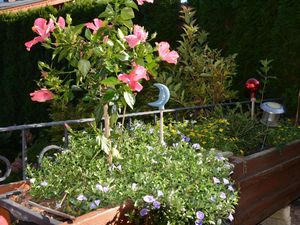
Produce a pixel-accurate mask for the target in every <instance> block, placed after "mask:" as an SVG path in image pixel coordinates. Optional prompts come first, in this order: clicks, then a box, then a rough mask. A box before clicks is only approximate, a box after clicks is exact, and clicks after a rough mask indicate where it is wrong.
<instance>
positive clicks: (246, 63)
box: [189, 0, 300, 106]
mask: <svg viewBox="0 0 300 225" xmlns="http://www.w3.org/2000/svg"><path fill="white" fill-rule="evenodd" d="M189 3H190V4H191V5H192V6H193V7H195V8H196V9H197V13H198V15H197V18H198V21H199V23H200V24H201V26H202V28H203V29H205V30H207V31H208V32H209V33H210V36H209V37H208V40H209V42H210V44H211V46H212V47H216V48H219V49H223V53H224V54H232V53H238V57H237V64H238V65H239V67H238V76H236V78H235V80H234V84H235V88H236V89H238V90H240V91H241V94H243V92H242V90H243V87H244V83H245V81H246V80H247V79H248V78H250V77H257V78H258V76H257V72H256V71H257V69H258V68H259V60H261V59H265V58H268V59H273V60H274V61H273V63H272V66H273V69H272V73H273V74H274V75H276V76H277V77H278V79H277V80H274V81H272V84H271V85H269V88H268V95H267V97H282V96H283V97H288V98H287V99H286V100H287V103H290V104H292V105H294V106H295V104H296V96H297V89H298V90H299V87H300V63H299V62H300V51H299V49H300V29H299V24H300V13H299V12H300V1H299V0H265V1H244V0H189Z"/></svg>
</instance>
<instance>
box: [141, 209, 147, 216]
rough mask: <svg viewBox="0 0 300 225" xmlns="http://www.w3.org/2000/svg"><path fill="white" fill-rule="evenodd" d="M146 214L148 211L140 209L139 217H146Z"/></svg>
mask: <svg viewBox="0 0 300 225" xmlns="http://www.w3.org/2000/svg"><path fill="white" fill-rule="evenodd" d="M148 212H149V210H148V209H145V208H143V209H141V211H140V215H141V216H146V215H148Z"/></svg>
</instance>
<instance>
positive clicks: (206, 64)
mask: <svg viewBox="0 0 300 225" xmlns="http://www.w3.org/2000/svg"><path fill="white" fill-rule="evenodd" d="M194 15H195V11H194V10H193V9H191V8H189V7H185V6H183V8H182V11H181V17H182V19H183V20H184V25H183V30H184V32H183V34H182V35H181V40H180V41H179V46H178V48H177V51H178V53H179V55H180V59H179V61H178V65H177V66H176V67H175V69H171V70H170V72H169V73H164V76H162V78H161V79H160V80H161V81H162V82H163V83H165V84H166V85H167V86H168V87H169V89H170V92H171V99H172V100H173V101H174V102H176V103H177V104H178V103H179V104H180V105H185V106H190V105H203V104H208V103H214V104H217V103H219V102H222V101H226V100H229V99H232V98H234V97H235V92H234V91H232V90H230V88H231V82H232V78H233V77H234V76H235V70H236V64H235V57H236V55H230V56H228V57H222V56H221V51H219V50H217V49H211V48H210V47H209V46H208V45H207V43H206V39H207V36H208V33H206V32H205V31H203V30H200V28H199V26H198V25H197V24H196V20H195V19H194Z"/></svg>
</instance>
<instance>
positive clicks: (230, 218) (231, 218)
mask: <svg viewBox="0 0 300 225" xmlns="http://www.w3.org/2000/svg"><path fill="white" fill-rule="evenodd" d="M228 219H229V220H230V222H232V221H233V220H234V217H233V215H232V214H231V213H230V214H229V216H228Z"/></svg>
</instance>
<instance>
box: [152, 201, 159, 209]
mask: <svg viewBox="0 0 300 225" xmlns="http://www.w3.org/2000/svg"><path fill="white" fill-rule="evenodd" d="M153 207H154V209H159V208H160V202H159V201H154V202H153Z"/></svg>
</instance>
